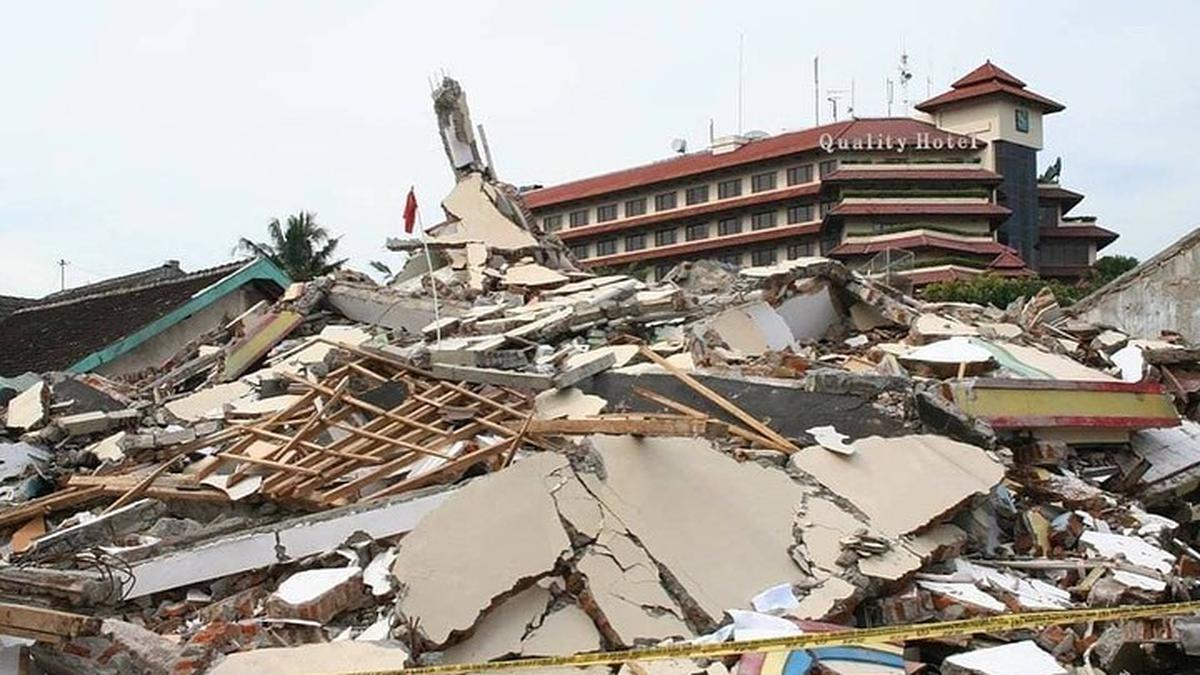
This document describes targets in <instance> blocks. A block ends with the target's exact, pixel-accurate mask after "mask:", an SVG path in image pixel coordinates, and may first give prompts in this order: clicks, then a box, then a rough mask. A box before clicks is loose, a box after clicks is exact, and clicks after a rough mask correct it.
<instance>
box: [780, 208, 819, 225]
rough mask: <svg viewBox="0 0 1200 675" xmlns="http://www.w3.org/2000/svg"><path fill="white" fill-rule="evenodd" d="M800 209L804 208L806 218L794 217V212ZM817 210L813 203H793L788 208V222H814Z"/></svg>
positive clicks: (792, 223) (790, 223)
mask: <svg viewBox="0 0 1200 675" xmlns="http://www.w3.org/2000/svg"><path fill="white" fill-rule="evenodd" d="M799 209H804V213H805V217H804V218H793V217H792V214H793V212H794V211H797V210H799ZM816 212H817V210H816V209H814V208H813V205H812V204H792V205H791V206H789V207H788V209H787V224H788V225H795V224H797V223H808V222H812V221H813V220H814V218H813V214H815V213H816Z"/></svg>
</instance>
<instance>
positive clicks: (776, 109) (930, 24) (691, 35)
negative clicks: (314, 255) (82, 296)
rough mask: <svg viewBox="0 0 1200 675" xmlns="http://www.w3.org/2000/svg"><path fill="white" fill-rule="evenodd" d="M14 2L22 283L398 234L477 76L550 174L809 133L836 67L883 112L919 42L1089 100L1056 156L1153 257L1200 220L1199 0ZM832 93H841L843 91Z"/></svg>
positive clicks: (1121, 245) (378, 255)
mask: <svg viewBox="0 0 1200 675" xmlns="http://www.w3.org/2000/svg"><path fill="white" fill-rule="evenodd" d="M1154 7H1155V11H1145V7H1144V6H1139V5H1135V4H1132V3H1120V2H1087V3H1083V2H1079V3H1043V2H1021V1H1014V0H1008V1H1005V2H995V3H991V2H988V3H975V2H921V3H888V4H887V5H884V4H883V3H868V2H844V1H839V2H823V3H813V2H794V1H793V2H736V3H729V2H725V3H709V2H682V1H680V2H665V1H664V2H624V1H620V0H608V1H606V2H592V3H586V4H585V3H579V2H572V3H565V2H545V3H535V2H520V1H517V0H509V1H508V2H477V3H476V2H458V3H412V2H363V1H345V2H296V1H293V0H288V1H286V2H285V1H279V2H273V1H272V2H268V1H259V2H253V1H247V2H188V3H171V2H165V1H161V0H155V1H145V2H138V1H132V0H131V1H127V2H110V3H71V4H70V5H69V6H68V5H62V4H58V3H30V2H9V1H8V0H4V1H3V2H0V10H2V15H3V16H4V21H3V22H0V63H2V64H4V65H3V66H0V294H16V295H27V296H37V295H41V294H44V293H47V292H50V291H53V290H56V289H57V287H58V279H59V277H58V273H59V270H58V266H57V265H56V261H57V260H59V259H60V258H63V259H66V260H68V261H69V262H70V265H69V266H68V267H67V270H66V274H67V283H68V285H75V284H81V283H87V282H90V281H95V280H98V279H100V278H103V277H105V276H111V275H115V274H121V273H126V272H130V271H134V270H137V269H142V268H146V267H150V266H153V265H157V264H160V263H162V262H163V261H165V260H167V259H179V260H181V261H182V263H183V265H184V267H185V268H186V269H195V268H200V267H204V266H209V265H213V264H217V263H220V262H222V261H224V260H227V259H229V258H230V252H231V249H232V247H233V245H234V244H235V242H236V241H237V239H238V238H239V237H241V236H249V237H252V238H256V239H261V238H263V236H264V234H265V224H266V223H267V221H268V220H270V219H271V218H272V217H283V216H285V215H286V214H288V213H290V212H295V211H298V210H300V209H306V210H311V211H315V212H316V213H317V214H318V217H319V219H320V221H321V222H322V223H324V224H325V225H326V226H327V227H328V228H329V229H330V230H332V231H333V232H334V233H336V234H340V235H342V236H343V239H342V249H343V252H344V254H346V255H348V256H350V258H351V260H352V264H353V265H354V266H356V267H358V268H360V269H361V268H365V267H366V265H367V261H369V260H372V259H381V260H385V261H388V260H390V261H393V262H394V261H395V254H391V253H388V252H386V251H384V250H383V242H384V240H385V238H386V237H388V236H394V235H395V234H397V233H398V231H399V229H400V220H401V218H400V214H401V210H402V205H403V198H404V194H405V193H406V192H407V190H408V187H409V185H415V186H416V189H417V195H418V198H419V200H420V202H421V204H422V207H423V210H424V211H425V212H426V213H431V214H432V213H436V212H437V203H438V201H440V199H441V198H442V197H443V196H444V195H445V194H446V192H447V191H448V189H449V187H450V185H451V182H452V177H451V174H450V171H449V169H448V167H447V165H446V162H445V160H444V158H443V156H442V152H441V146H440V144H439V142H438V138H437V135H436V129H435V123H434V117H433V112H432V108H431V104H430V99H429V82H430V80H431V78H432V77H433V76H434V75H435V74H437V73H439V72H443V71H444V72H447V73H449V74H451V75H453V76H454V77H456V78H458V79H459V80H460V81H461V82H462V83H463V85H464V86H465V87H466V89H467V93H468V99H469V102H470V105H471V110H472V114H473V116H474V118H475V121H476V122H482V123H483V124H484V125H485V127H486V129H487V134H488V138H489V141H490V144H491V146H492V151H493V154H494V155H495V161H496V166H497V169H498V171H499V173H500V176H501V178H502V179H504V180H507V181H509V182H512V183H516V184H529V183H543V184H550V183H554V182H558V181H562V180H568V179H571V178H577V177H581V176H585V175H588V174H591V173H596V172H600V171H606V170H611V169H615V168H620V167H623V166H628V165H631V164H634V163H641V162H646V161H652V160H655V159H660V158H663V157H666V156H668V155H669V153H670V148H669V144H670V141H671V139H672V138H675V137H682V138H686V139H687V140H688V141H689V142H690V144H691V146H692V147H693V148H698V147H702V146H703V145H704V144H705V142H706V140H707V137H708V125H709V120H710V119H712V120H713V123H714V125H715V127H716V131H717V133H718V135H720V134H722V133H729V132H732V131H734V130H735V128H736V123H737V117H736V115H737V105H736V94H737V71H738V69H737V58H738V36H739V34H741V35H744V36H745V38H744V39H745V47H744V96H745V103H744V115H745V122H744V127H745V128H746V129H762V130H765V131H768V132H772V133H774V132H778V131H781V130H783V129H794V128H802V127H805V126H810V125H811V124H812V122H813V113H812V80H811V78H812V75H811V71H812V58H813V56H814V55H817V54H819V55H820V57H821V63H822V88H835V87H836V88H849V86H850V83H851V80H853V81H854V85H855V90H856V105H857V112H858V113H859V114H860V115H862V116H878V115H881V114H883V112H884V80H885V78H887V77H888V76H892V75H894V73H895V68H896V63H897V58H898V56H899V53H900V51H901V49H902V48H904V49H906V50H907V51H908V53H909V55H910V64H911V67H912V69H913V70H914V72H915V78H914V80H913V86H912V98H914V99H917V100H919V99H921V98H923V97H924V94H925V91H926V86H927V81H928V82H929V86H931V87H932V90H933V93H938V92H939V91H942V90H944V89H945V88H946V87H947V85H948V84H949V83H950V82H951V81H953V80H954V79H956V78H957V77H958V76H960V75H962V74H964V73H965V72H967V71H968V70H970V69H971V68H973V67H975V66H976V65H978V64H979V63H981V62H983V61H984V60H985V59H988V58H990V59H992V60H993V61H994V62H995V63H997V64H998V65H1000V66H1001V67H1003V68H1005V69H1007V70H1009V71H1010V72H1012V73H1013V74H1015V75H1017V76H1018V77H1020V78H1022V79H1024V80H1025V81H1026V82H1027V83H1028V84H1029V87H1030V89H1032V90H1034V91H1037V92H1039V93H1041V94H1044V95H1047V96H1049V97H1051V98H1054V99H1056V100H1059V101H1061V102H1063V103H1065V104H1066V106H1067V110H1066V111H1065V112H1063V113H1059V114H1057V115H1054V116H1051V117H1049V118H1048V120H1047V128H1046V148H1045V149H1044V150H1043V151H1042V153H1041V157H1040V162H1041V164H1042V165H1043V166H1044V165H1046V164H1048V163H1050V162H1052V161H1053V160H1054V158H1055V157H1056V156H1058V155H1062V156H1063V164H1064V169H1063V183H1064V185H1065V186H1067V187H1070V188H1072V189H1076V190H1078V191H1081V192H1083V193H1085V194H1086V195H1087V199H1086V200H1085V201H1084V202H1083V203H1082V204H1081V205H1080V206H1079V207H1077V209H1076V211H1075V212H1074V213H1079V214H1085V213H1088V214H1095V215H1097V216H1099V217H1100V222H1101V224H1103V225H1105V226H1107V227H1109V228H1111V229H1114V230H1116V231H1118V232H1120V233H1121V235H1122V237H1121V239H1120V240H1118V242H1117V243H1116V244H1115V245H1113V246H1112V247H1110V248H1109V249H1107V250H1106V252H1107V253H1113V252H1116V253H1129V254H1133V255H1137V256H1139V257H1146V256H1148V255H1150V254H1152V253H1154V252H1155V251H1157V250H1158V249H1160V248H1162V247H1163V246H1165V245H1166V244H1168V243H1170V242H1171V241H1173V240H1174V239H1175V238H1177V237H1178V236H1180V235H1182V234H1184V233H1185V232H1187V231H1188V230H1190V229H1191V228H1192V227H1194V226H1195V225H1196V224H1197V223H1196V220H1195V219H1194V217H1193V214H1192V212H1191V211H1190V209H1189V207H1190V203H1189V202H1190V199H1189V198H1190V197H1191V195H1192V194H1193V193H1194V191H1195V189H1196V186H1197V185H1198V184H1200V163H1198V162H1196V161H1195V159H1194V158H1193V157H1192V155H1191V150H1192V149H1193V148H1192V147H1191V145H1192V143H1193V134H1192V133H1191V127H1192V126H1193V117H1194V115H1195V111H1197V110H1200V81H1198V80H1200V78H1197V76H1196V75H1195V74H1194V72H1193V69H1194V64H1195V62H1196V61H1197V57H1200V46H1198V45H1197V40H1196V38H1195V35H1194V29H1193V27H1194V25H1195V24H1196V21H1197V19H1198V18H1200V16H1198V15H1200V5H1197V4H1195V3H1183V2H1178V3H1156V4H1155V5H1154ZM824 114H825V115H826V116H827V115H828V114H829V112H828V108H827V107H826V108H825V109H824Z"/></svg>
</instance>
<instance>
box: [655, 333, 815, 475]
mask: <svg viewBox="0 0 1200 675" xmlns="http://www.w3.org/2000/svg"><path fill="white" fill-rule="evenodd" d="M641 353H642V354H643V355H644V356H645V357H646V358H648V359H650V360H651V361H653V362H654V363H657V364H658V365H660V366H662V367H663V369H665V370H666V371H667V372H668V373H670V374H671V375H674V376H675V379H677V380H679V381H680V382H682V383H684V384H686V385H687V386H688V387H689V388H690V389H691V390H692V391H694V392H696V393H697V394H700V395H701V396H703V397H704V398H706V399H708V400H710V401H712V402H713V403H715V404H716V405H717V406H718V407H720V408H721V409H722V410H724V411H725V412H727V413H729V414H730V415H733V416H734V417H736V418H738V419H739V420H741V421H742V423H744V424H745V425H746V426H748V427H750V428H751V429H753V430H755V431H757V432H758V433H760V434H762V435H763V437H765V438H767V439H769V440H770V441H771V444H772V445H773V446H775V448H777V449H778V450H782V451H783V452H786V453H789V454H790V453H793V452H799V451H800V448H798V447H796V446H795V445H794V444H793V443H792V442H791V441H789V440H788V439H786V438H784V437H783V436H782V435H780V434H779V433H778V432H776V431H775V430H774V429H772V428H771V427H769V426H767V425H765V424H763V423H762V422H760V421H758V419H756V418H755V417H754V416H753V415H751V414H750V413H748V412H746V411H745V410H742V409H741V408H739V407H737V406H736V405H734V404H732V403H730V402H729V401H728V400H726V399H725V398H724V397H723V396H721V395H720V394H718V393H717V392H715V391H713V390H712V389H709V388H708V387H706V386H704V384H703V383H701V382H700V381H699V380H697V379H696V378H694V377H692V376H691V375H688V374H687V373H685V372H683V371H682V370H680V369H678V368H676V367H675V366H674V365H672V364H671V363H670V362H669V361H667V360H666V359H664V358H663V357H661V356H659V355H658V354H656V353H654V350H653V349H650V348H649V347H646V346H645V345H643V346H642V348H641Z"/></svg>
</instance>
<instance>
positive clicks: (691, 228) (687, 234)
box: [683, 221, 712, 241]
mask: <svg viewBox="0 0 1200 675" xmlns="http://www.w3.org/2000/svg"><path fill="white" fill-rule="evenodd" d="M697 228H704V229H703V232H704V235H703V236H699V237H693V236H692V234H693V232H698V231H700V230H698V229H697ZM711 236H712V223H710V222H708V221H705V222H703V223H691V224H690V225H685V226H684V228H683V240H684V241H704V240H705V239H708V238H709V237H711Z"/></svg>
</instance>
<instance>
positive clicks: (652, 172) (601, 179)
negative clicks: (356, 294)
mask: <svg viewBox="0 0 1200 675" xmlns="http://www.w3.org/2000/svg"><path fill="white" fill-rule="evenodd" d="M825 134H829V136H831V137H832V138H833V139H834V140H837V139H839V138H845V139H854V138H866V137H868V136H871V137H878V136H887V135H890V136H892V137H893V138H896V139H899V138H903V139H905V142H906V143H908V144H910V145H914V144H916V141H917V138H918V134H939V135H946V132H945V131H943V130H940V129H938V128H937V127H935V126H934V125H932V124H929V123H928V122H922V121H920V120H915V119H910V118H907V117H883V118H863V119H855V120H846V121H843V122H834V123H833V124H826V125H823V126H819V127H813V128H811V129H803V130H800V131H793V132H789V133H783V134H779V135H777V136H769V137H767V138H763V139H760V140H752V141H750V142H748V143H746V144H745V145H743V146H742V147H740V148H738V149H736V150H733V151H731V152H726V153H721V154H712V153H711V152H709V151H708V150H703V151H701V152H694V153H691V154H688V155H683V156H680V157H673V158H671V159H666V160H663V161H660V162H654V163H653V164H644V165H642V166H637V167H633V168H631V169H622V170H620V171H614V172H612V173H606V174H601V175H599V176H592V177H590V178H584V179H582V180H576V181H571V182H569V183H562V184H560V185H553V186H550V187H545V188H541V189H538V190H533V191H530V192H526V193H524V194H523V195H522V197H523V199H524V200H525V204H526V205H528V206H529V208H532V209H538V208H543V207H546V206H550V205H554V204H562V203H565V202H571V201H576V200H580V199H586V198H588V197H596V196H599V195H607V194H610V193H613V192H618V191H621V190H630V189H633V188H638V187H643V186H646V185H651V184H654V183H661V182H664V181H670V180H677V179H683V178H687V177H690V176H698V175H701V174H705V173H709V172H713V171H717V170H720V169H728V168H732V167H737V166H741V165H744V164H750V163H753V162H759V161H762V160H767V159H777V158H781V157H787V156H788V155H794V154H797V153H801V152H810V151H814V150H819V149H820V148H821V138H822V136H824V135H825ZM950 135H951V136H952V137H954V138H964V139H966V138H967V137H965V136H958V135H955V134H950ZM968 140H969V139H968Z"/></svg>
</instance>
